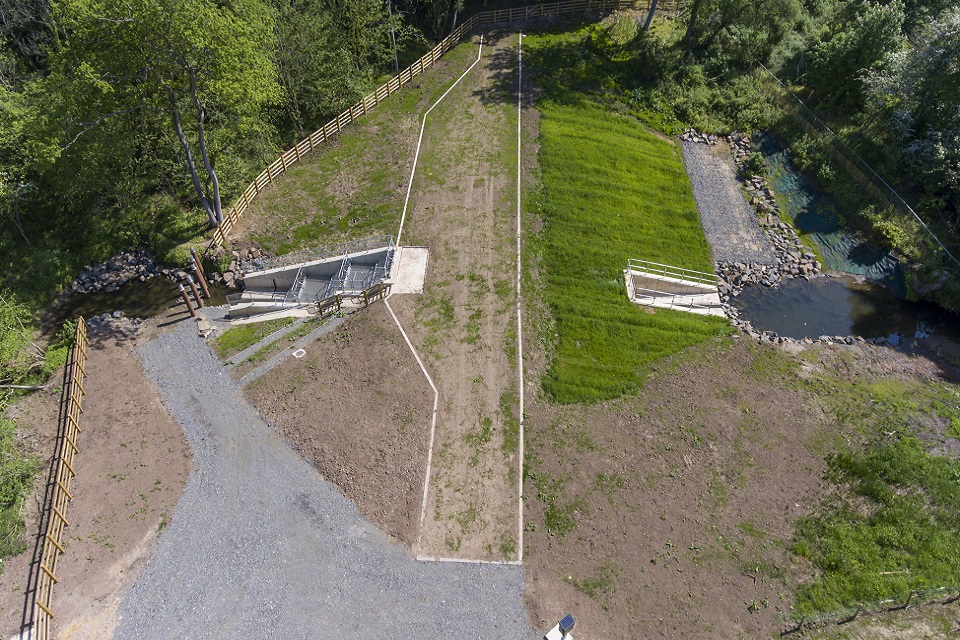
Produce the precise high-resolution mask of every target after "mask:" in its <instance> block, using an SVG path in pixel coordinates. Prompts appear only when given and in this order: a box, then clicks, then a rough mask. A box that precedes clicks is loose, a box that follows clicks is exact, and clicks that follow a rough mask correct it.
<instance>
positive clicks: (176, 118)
mask: <svg viewBox="0 0 960 640" xmlns="http://www.w3.org/2000/svg"><path fill="white" fill-rule="evenodd" d="M167 99H168V100H169V101H170V110H171V113H172V114H173V130H174V132H175V133H176V134H177V139H178V140H180V146H181V147H183V153H184V155H185V156H186V160H187V169H188V170H189V171H190V179H191V180H192V181H193V188H194V190H196V192H197V197H198V198H200V205H201V206H202V207H203V210H204V211H206V213H207V217H208V218H210V228H211V229H213V228H215V227H216V226H217V215H216V213H215V212H214V210H213V207H212V206H211V205H210V200H208V199H207V195H206V193H204V189H203V185H202V184H201V183H200V177H199V176H198V175H197V167H196V165H195V164H194V162H193V154H192V153H190V143H189V142H187V138H186V136H184V135H183V127H181V126H180V110H179V109H178V108H177V98H176V96H174V95H173V91H172V90H171V89H170V87H167Z"/></svg>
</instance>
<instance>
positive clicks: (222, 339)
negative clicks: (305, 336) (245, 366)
mask: <svg viewBox="0 0 960 640" xmlns="http://www.w3.org/2000/svg"><path fill="white" fill-rule="evenodd" d="M294 321H295V319H294V318H277V319H276V320H267V321H266V322H253V323H250V324H242V325H240V326H238V327H233V328H231V329H227V330H226V331H224V332H223V333H221V334H220V335H219V336H217V338H216V340H214V343H215V344H216V349H217V355H218V356H220V358H221V359H222V360H226V359H228V358H230V357H232V356H234V355H236V354H238V353H240V352H241V351H243V350H244V349H246V348H247V347H251V346H253V345H254V344H256V343H257V342H260V341H261V340H263V339H264V338H266V337H267V336H269V335H270V334H271V333H273V332H274V331H279V330H280V329H282V328H284V327H286V326H288V325H290V324H292V323H293V322H294Z"/></svg>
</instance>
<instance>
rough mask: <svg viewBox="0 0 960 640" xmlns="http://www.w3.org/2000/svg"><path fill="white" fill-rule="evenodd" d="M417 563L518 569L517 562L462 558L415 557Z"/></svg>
mask: <svg viewBox="0 0 960 640" xmlns="http://www.w3.org/2000/svg"><path fill="white" fill-rule="evenodd" d="M417 561H419V562H459V563H460V564H498V565H502V566H507V567H518V566H520V562H519V561H517V560H467V559H464V558H442V557H440V556H417Z"/></svg>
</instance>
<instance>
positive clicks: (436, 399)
mask: <svg viewBox="0 0 960 640" xmlns="http://www.w3.org/2000/svg"><path fill="white" fill-rule="evenodd" d="M482 54H483V36H482V35H481V36H480V48H479V50H478V51H477V59H476V60H474V61H473V64H471V65H470V66H469V67H467V70H466V71H464V72H463V74H462V75H461V76H460V77H459V78H457V80H456V82H454V83H453V84H452V85H450V88H449V89H447V90H446V91H444V92H443V95H442V96H440V97H439V98H437V101H436V102H434V103H433V104H432V105H431V106H430V108H429V109H427V112H426V113H424V114H423V123H422V124H421V125H420V137H419V138H418V139H417V150H416V152H415V153H414V155H413V167H412V168H411V169H410V182H408V183H407V195H406V197H405V198H404V200H403V214H402V215H401V216H400V229H399V230H398V231H397V241H396V244H397V246H400V236H402V235H403V225H404V223H405V222H406V219H407V206H408V204H409V203H410V192H411V190H412V189H413V177H414V176H415V175H416V173H417V161H418V160H419V159H420V145H421V143H422V142H423V130H424V128H425V127H426V126H427V116H428V115H430V112H431V111H433V108H434V107H436V106H437V105H438V104H440V101H441V100H443V99H444V98H446V97H447V94H448V93H450V91H452V90H453V88H454V87H455V86H457V85H458V84H459V83H460V81H461V80H463V79H464V77H466V75H467V74H468V73H470V70H471V69H473V68H474V67H475V66H477V63H478V62H480V56H481V55H482ZM391 296H393V291H392V290H391V291H390V294H389V295H387V297H386V298H385V299H384V301H383V302H384V304H385V305H386V307H387V310H388V311H390V315H391V316H392V317H393V321H394V323H396V325H397V329H399V330H400V334H401V335H402V336H403V339H404V341H405V342H406V343H407V347H409V349H410V353H412V354H413V357H414V358H415V359H416V361H417V364H418V365H420V371H422V372H423V376H424V377H425V378H426V379H427V382H429V383H430V388H431V389H433V418H432V419H431V421H430V446H429V448H428V449H427V473H426V477H425V478H424V481H423V502H422V504H421V507H420V531H419V532H418V533H417V541H416V545H415V546H416V547H419V546H420V537H421V536H422V535H423V523H424V521H425V520H426V517H427V495H428V493H429V491H430V472H431V469H432V464H433V443H434V439H435V437H436V433H437V407H438V406H439V404H440V392H439V391H437V386H436V385H435V384H433V378H431V377H430V374H429V373H427V368H426V367H425V366H424V364H423V360H421V359H420V354H418V353H417V350H416V349H414V348H413V343H412V342H410V338H409V337H407V332H406V331H404V330H403V326H402V325H401V324H400V320H399V319H398V318H397V314H395V313H394V312H393V307H391V306H390V297H391Z"/></svg>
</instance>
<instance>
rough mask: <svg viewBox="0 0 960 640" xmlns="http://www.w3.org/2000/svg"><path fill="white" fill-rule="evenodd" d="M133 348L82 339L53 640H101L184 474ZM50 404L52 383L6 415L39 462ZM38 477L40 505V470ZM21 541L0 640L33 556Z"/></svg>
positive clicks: (9, 576)
mask: <svg viewBox="0 0 960 640" xmlns="http://www.w3.org/2000/svg"><path fill="white" fill-rule="evenodd" d="M135 344H136V342H135V341H134V340H122V341H118V340H116V339H115V338H110V337H107V336H104V335H98V334H96V333H92V334H91V347H90V350H89V352H88V353H89V359H88V363H87V381H86V384H85V388H86V391H87V396H86V397H85V399H84V412H83V415H82V417H81V427H82V429H83V431H82V433H81V434H80V438H79V440H78V444H79V447H80V453H79V454H77V457H76V459H75V464H76V468H77V476H76V478H74V480H73V483H72V485H71V491H72V493H73V500H72V501H71V502H70V504H69V507H68V509H67V514H66V515H67V519H68V520H69V521H70V526H69V527H68V528H67V530H66V533H65V543H66V544H65V547H66V553H64V555H63V556H61V558H60V561H59V564H58V568H57V578H59V580H60V582H59V584H57V585H56V587H54V592H53V596H54V600H53V605H54V606H53V609H54V612H55V614H56V618H54V623H53V629H54V633H55V634H56V637H57V638H61V639H63V640H68V639H69V640H79V639H81V638H90V639H91V640H93V639H97V640H100V639H102V638H109V637H110V636H111V634H112V632H113V628H114V626H115V625H116V622H117V607H118V605H119V603H120V600H121V598H122V597H123V594H124V593H125V592H126V590H127V589H129V588H130V586H131V585H132V584H133V582H134V581H135V580H136V578H137V576H138V575H139V574H140V572H141V571H142V570H143V567H144V566H145V565H146V563H147V560H148V559H149V557H150V553H151V550H152V548H153V543H154V541H155V540H156V538H157V536H158V535H159V534H160V532H161V530H162V529H163V528H164V527H165V526H166V524H167V523H168V522H169V520H170V517H171V516H172V514H173V510H174V507H175V506H176V502H177V500H178V499H179V497H180V494H181V493H182V491H183V483H184V482H185V480H186V477H187V473H188V472H189V470H190V452H189V449H188V448H187V443H186V441H185V440H184V438H183V432H182V431H181V430H180V427H179V426H178V425H177V424H176V423H175V422H174V421H173V419H172V418H171V417H170V415H169V414H168V413H167V411H166V409H165V408H164V406H163V404H162V402H161V400H160V396H159V394H158V392H157V389H156V387H155V386H154V385H153V384H152V383H151V382H150V381H149V380H147V378H146V376H145V375H144V372H143V368H142V367H141V366H140V362H139V361H138V360H137V358H136V357H135V356H134V355H133V353H132V351H133V348H134V346H135ZM55 380H59V378H55ZM59 399H60V392H59V384H55V385H54V387H53V388H51V389H50V390H47V391H43V392H40V393H37V394H35V395H33V396H31V397H30V398H28V399H26V400H25V401H24V402H22V403H20V404H19V405H18V407H17V411H16V412H15V413H16V415H17V416H18V417H17V421H18V427H19V428H21V429H24V430H35V431H36V432H37V434H38V438H39V442H38V447H39V451H41V452H43V453H46V454H49V452H51V451H52V447H53V437H54V433H55V430H56V423H57V412H58V406H59ZM41 475H42V477H40V478H38V485H41V486H39V488H38V491H39V493H38V495H39V496H40V497H42V490H43V489H42V483H43V482H44V480H45V478H46V467H45V468H44V472H43V473H42V474H41ZM28 506H29V511H28V520H27V535H28V536H32V535H33V534H34V533H35V530H36V526H37V525H36V518H35V514H36V507H37V505H36V501H35V500H33V499H31V501H30V504H29V505H28ZM29 540H30V545H29V548H28V549H27V551H26V552H25V553H23V554H21V555H19V556H16V557H14V558H10V559H8V560H7V562H6V563H5V564H6V567H5V569H4V572H3V576H2V577H0V616H2V618H0V620H2V622H0V624H2V632H3V637H7V638H9V637H11V636H13V635H14V634H15V633H19V631H20V622H21V616H22V613H23V607H24V599H23V587H24V585H25V584H26V576H27V571H28V564H29V562H30V557H31V555H32V552H33V544H32V537H31V538H29Z"/></svg>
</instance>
